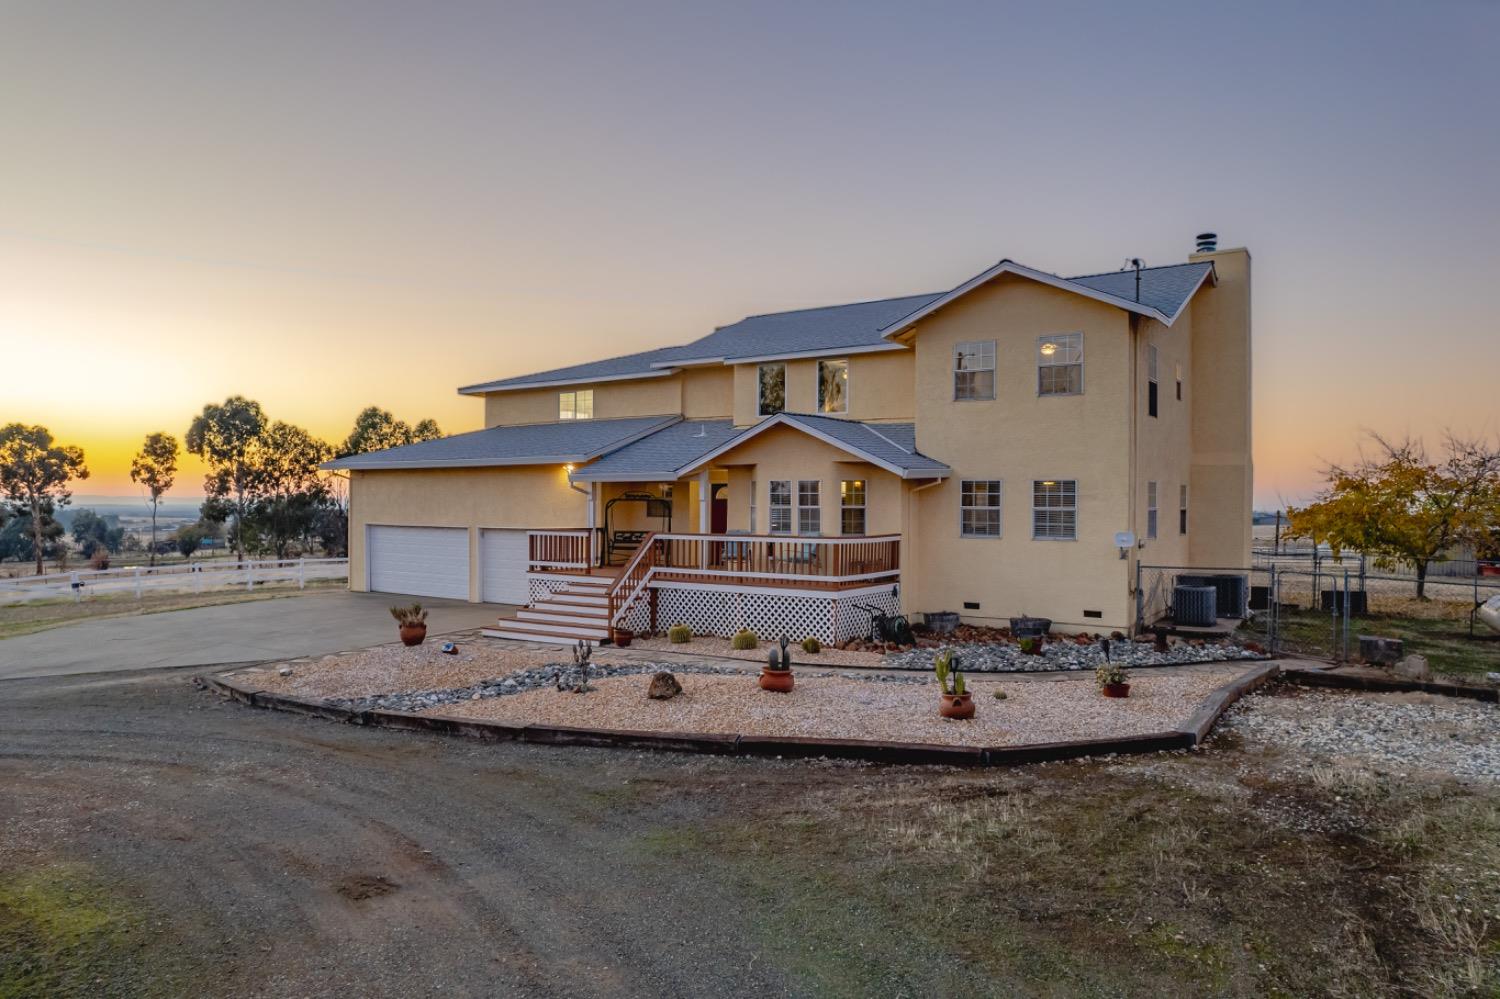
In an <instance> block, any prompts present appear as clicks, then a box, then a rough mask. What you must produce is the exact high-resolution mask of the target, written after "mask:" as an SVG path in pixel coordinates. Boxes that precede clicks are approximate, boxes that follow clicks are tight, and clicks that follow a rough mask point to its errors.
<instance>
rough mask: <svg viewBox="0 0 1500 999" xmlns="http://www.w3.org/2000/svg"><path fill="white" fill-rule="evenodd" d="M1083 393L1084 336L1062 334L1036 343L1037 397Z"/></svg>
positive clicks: (1044, 338) (1080, 334)
mask: <svg viewBox="0 0 1500 999" xmlns="http://www.w3.org/2000/svg"><path fill="white" fill-rule="evenodd" d="M1082 392H1083V334H1082V333H1059V334H1055V335H1053V336H1044V337H1038V338H1037V342H1036V393H1037V395H1079V394H1081V393H1082Z"/></svg>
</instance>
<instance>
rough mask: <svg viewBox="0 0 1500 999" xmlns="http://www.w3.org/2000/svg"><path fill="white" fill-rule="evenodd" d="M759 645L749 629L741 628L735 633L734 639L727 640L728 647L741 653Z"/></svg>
mask: <svg viewBox="0 0 1500 999" xmlns="http://www.w3.org/2000/svg"><path fill="white" fill-rule="evenodd" d="M759 644H760V642H759V641H757V640H756V638H755V632H753V631H751V630H750V629H749V628H741V629H740V630H739V631H737V632H735V633H734V637H733V638H731V639H730V640H729V647H730V648H732V649H736V650H738V651H741V652H743V651H745V650H746V649H753V648H755V647H756V646H757V645H759Z"/></svg>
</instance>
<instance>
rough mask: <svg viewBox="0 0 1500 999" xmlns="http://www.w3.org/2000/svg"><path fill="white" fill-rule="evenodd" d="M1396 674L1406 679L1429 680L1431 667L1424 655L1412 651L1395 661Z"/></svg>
mask: <svg viewBox="0 0 1500 999" xmlns="http://www.w3.org/2000/svg"><path fill="white" fill-rule="evenodd" d="M1396 675H1397V676H1401V677H1405V678H1406V679H1408V680H1431V679H1432V667H1431V666H1429V665H1428V664H1427V657H1426V656H1419V655H1417V654H1416V653H1412V654H1411V655H1409V656H1406V657H1405V658H1403V659H1402V660H1401V661H1400V662H1398V663H1396Z"/></svg>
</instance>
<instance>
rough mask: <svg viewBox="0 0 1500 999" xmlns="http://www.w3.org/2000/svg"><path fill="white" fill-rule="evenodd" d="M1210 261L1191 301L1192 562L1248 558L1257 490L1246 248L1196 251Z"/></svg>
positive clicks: (1234, 564) (1241, 562)
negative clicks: (1208, 278)
mask: <svg viewBox="0 0 1500 999" xmlns="http://www.w3.org/2000/svg"><path fill="white" fill-rule="evenodd" d="M1189 259H1191V260H1194V261H1198V260H1211V261H1213V264H1214V268H1215V270H1216V271H1217V275H1218V283H1217V285H1213V286H1209V285H1205V286H1204V288H1203V289H1202V290H1201V291H1199V293H1198V295H1197V297H1196V298H1195V299H1194V300H1193V323H1192V355H1193V358H1194V360H1195V362H1196V363H1195V364H1194V367H1193V370H1192V378H1191V382H1190V385H1191V389H1192V392H1193V395H1192V400H1193V401H1192V440H1193V467H1192V483H1191V489H1190V492H1189V496H1188V503H1189V510H1188V520H1189V525H1188V551H1189V558H1190V560H1191V562H1192V564H1194V565H1200V566H1222V567H1228V568H1239V567H1241V566H1248V565H1249V564H1250V515H1251V510H1250V507H1251V502H1252V499H1253V495H1254V465H1253V462H1252V459H1251V449H1252V445H1253V441H1252V436H1251V394H1250V379H1251V363H1250V330H1251V325H1250V253H1249V251H1247V250H1244V249H1232V250H1220V251H1219V252H1217V253H1202V254H1194V255H1193V256H1192V257H1191V258H1189Z"/></svg>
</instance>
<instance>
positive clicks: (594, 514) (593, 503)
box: [585, 482, 599, 572]
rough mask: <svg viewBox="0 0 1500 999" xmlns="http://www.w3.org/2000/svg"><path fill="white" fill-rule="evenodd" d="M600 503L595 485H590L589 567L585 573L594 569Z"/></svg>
mask: <svg viewBox="0 0 1500 999" xmlns="http://www.w3.org/2000/svg"><path fill="white" fill-rule="evenodd" d="M597 506H598V501H597V499H596V498H595V494H594V483H592V482H590V483H589V514H588V521H587V527H588V529H589V567H588V569H586V570H585V572H588V571H591V570H592V569H593V568H594V525H595V524H597V523H598V521H599V511H598V508H597Z"/></svg>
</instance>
